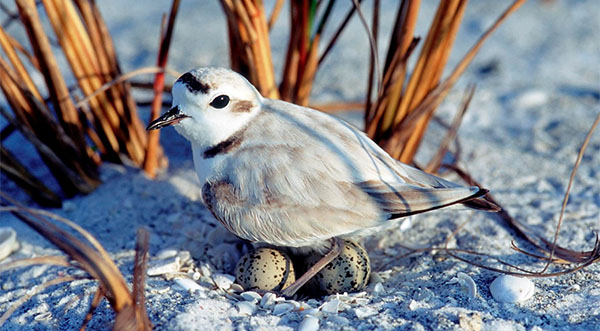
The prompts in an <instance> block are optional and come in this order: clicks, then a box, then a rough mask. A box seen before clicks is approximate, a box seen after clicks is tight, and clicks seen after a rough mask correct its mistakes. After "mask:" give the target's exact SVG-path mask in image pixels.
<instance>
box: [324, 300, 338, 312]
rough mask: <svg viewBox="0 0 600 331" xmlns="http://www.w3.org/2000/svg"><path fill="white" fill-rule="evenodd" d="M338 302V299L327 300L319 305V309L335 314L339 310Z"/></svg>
mask: <svg viewBox="0 0 600 331" xmlns="http://www.w3.org/2000/svg"><path fill="white" fill-rule="evenodd" d="M340 303H341V301H340V299H332V300H330V301H327V302H325V303H324V304H323V305H322V306H321V311H322V312H324V313H326V314H337V313H338V311H339V310H340Z"/></svg>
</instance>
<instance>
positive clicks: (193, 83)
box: [177, 72, 209, 94]
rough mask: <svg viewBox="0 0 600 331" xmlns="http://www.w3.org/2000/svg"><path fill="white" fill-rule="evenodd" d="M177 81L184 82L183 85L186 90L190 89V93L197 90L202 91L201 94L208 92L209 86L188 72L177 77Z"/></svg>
mask: <svg viewBox="0 0 600 331" xmlns="http://www.w3.org/2000/svg"><path fill="white" fill-rule="evenodd" d="M177 81H178V82H180V83H183V84H185V87H187V89H188V91H190V92H192V93H198V92H200V93H203V94H206V93H208V90H209V86H208V85H206V84H202V83H201V82H200V81H198V79H197V78H196V77H195V76H194V75H192V73H190V72H186V73H185V74H183V75H181V77H179V79H177Z"/></svg>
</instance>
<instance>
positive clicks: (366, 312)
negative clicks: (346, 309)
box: [354, 307, 377, 319]
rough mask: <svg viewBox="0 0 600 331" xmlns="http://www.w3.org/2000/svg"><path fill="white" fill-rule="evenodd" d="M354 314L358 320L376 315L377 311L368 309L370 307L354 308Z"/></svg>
mask: <svg viewBox="0 0 600 331" xmlns="http://www.w3.org/2000/svg"><path fill="white" fill-rule="evenodd" d="M354 314H355V315H356V317H358V318H359V319H363V318H365V317H369V316H373V315H377V310H375V309H373V308H370V307H357V308H354Z"/></svg>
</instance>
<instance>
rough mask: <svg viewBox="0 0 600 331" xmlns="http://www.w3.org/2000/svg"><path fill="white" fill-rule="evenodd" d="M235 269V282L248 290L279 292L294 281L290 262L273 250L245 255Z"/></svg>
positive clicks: (260, 249)
mask: <svg viewBox="0 0 600 331" xmlns="http://www.w3.org/2000/svg"><path fill="white" fill-rule="evenodd" d="M235 269H236V270H235V278H236V282H237V283H238V284H240V285H242V286H243V287H244V288H245V289H248V290H263V291H279V290H282V289H284V288H286V287H287V286H289V285H291V284H292V283H293V282H294V281H295V280H296V274H295V272H294V265H293V264H292V260H291V259H290V258H289V257H288V256H287V254H285V253H283V252H280V251H278V250H276V249H273V248H267V247H262V248H258V249H256V250H254V251H252V252H249V253H247V254H246V255H244V256H242V258H241V259H240V260H239V262H238V264H237V266H236V268H235Z"/></svg>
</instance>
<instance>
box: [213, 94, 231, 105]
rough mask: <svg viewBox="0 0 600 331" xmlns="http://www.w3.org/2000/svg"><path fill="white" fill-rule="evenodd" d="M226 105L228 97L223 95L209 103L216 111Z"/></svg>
mask: <svg viewBox="0 0 600 331" xmlns="http://www.w3.org/2000/svg"><path fill="white" fill-rule="evenodd" d="M228 104H229V97H228V96H226V95H225V94H222V95H219V96H218V97H216V98H214V99H213V101H211V102H210V105H211V106H212V107H213V108H217V109H221V108H225V107H226V106H227V105H228Z"/></svg>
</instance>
